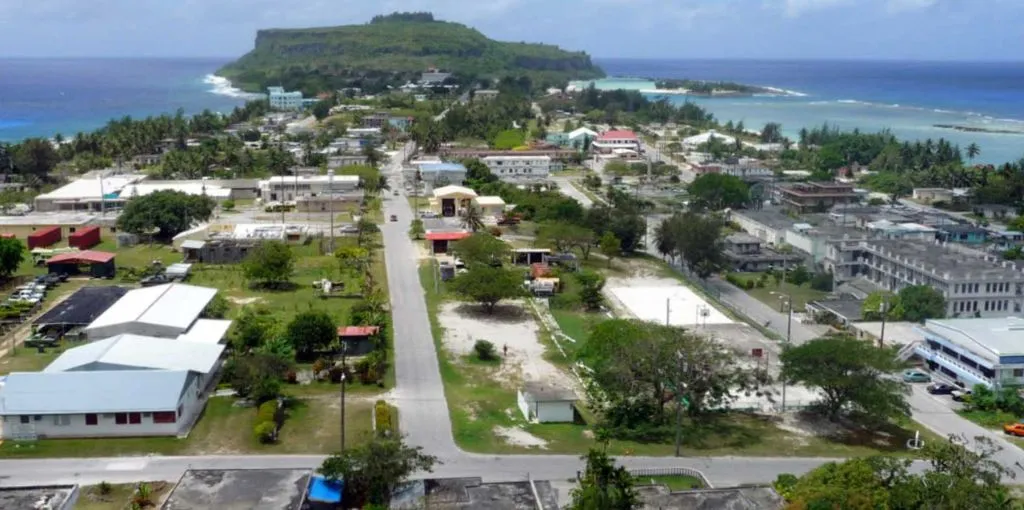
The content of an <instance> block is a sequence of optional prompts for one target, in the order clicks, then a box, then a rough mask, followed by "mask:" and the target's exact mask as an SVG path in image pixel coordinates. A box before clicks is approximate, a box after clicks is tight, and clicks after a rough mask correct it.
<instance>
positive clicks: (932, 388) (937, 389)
mask: <svg viewBox="0 0 1024 510" xmlns="http://www.w3.org/2000/svg"><path fill="white" fill-rule="evenodd" d="M958 389H959V388H957V387H956V386H953V385H951V384H943V383H935V384H929V385H928V393H931V394H932V395H949V394H950V393H953V392H954V391H956V390H958Z"/></svg>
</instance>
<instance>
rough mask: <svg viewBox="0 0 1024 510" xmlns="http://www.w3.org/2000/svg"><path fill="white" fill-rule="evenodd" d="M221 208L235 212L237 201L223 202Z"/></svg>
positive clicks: (228, 200)
mask: <svg viewBox="0 0 1024 510" xmlns="http://www.w3.org/2000/svg"><path fill="white" fill-rule="evenodd" d="M220 207H221V209H224V210H225V211H231V210H233V209H234V208H235V201H234V200H232V199H230V198H229V199H227V200H225V201H223V202H221V204H220Z"/></svg>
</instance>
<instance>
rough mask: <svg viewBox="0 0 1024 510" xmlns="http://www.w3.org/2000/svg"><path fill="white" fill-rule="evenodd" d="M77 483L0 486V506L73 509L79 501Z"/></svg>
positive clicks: (59, 509) (53, 509) (47, 509)
mask: <svg viewBox="0 0 1024 510" xmlns="http://www.w3.org/2000/svg"><path fill="white" fill-rule="evenodd" d="M78 495H79V490H78V486H77V485H33V486H31V487H15V486H6V487H0V508H11V509H15V508H27V509H40V510H42V509H45V510H73V509H74V508H75V504H76V503H77V502H78Z"/></svg>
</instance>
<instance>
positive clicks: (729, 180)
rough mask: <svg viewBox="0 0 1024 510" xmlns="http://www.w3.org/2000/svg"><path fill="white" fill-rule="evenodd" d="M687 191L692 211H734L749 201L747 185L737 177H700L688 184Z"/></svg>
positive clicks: (713, 175) (720, 175)
mask: <svg viewBox="0 0 1024 510" xmlns="http://www.w3.org/2000/svg"><path fill="white" fill-rule="evenodd" d="M687 191H688V192H689V194H690V208H691V209H694V210H706V211H721V210H722V209H726V208H733V209H735V208H737V207H742V206H744V205H746V204H747V202H748V201H750V189H749V188H748V186H747V184H746V183H745V182H743V180H742V179H740V178H739V177H736V176H733V175H728V174H719V173H709V174H703V175H700V176H698V177H697V178H696V179H694V180H693V182H691V183H690V186H689V187H688V188H687Z"/></svg>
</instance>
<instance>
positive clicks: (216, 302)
mask: <svg viewBox="0 0 1024 510" xmlns="http://www.w3.org/2000/svg"><path fill="white" fill-rule="evenodd" d="M229 308H231V303H229V302H228V298H226V297H224V294H221V293H220V292H218V293H216V294H214V295H213V299H211V300H210V303H209V304H207V305H206V308H205V309H204V310H203V313H202V317H203V318H204V319H223V318H224V317H226V316H227V315H228V309H229Z"/></svg>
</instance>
